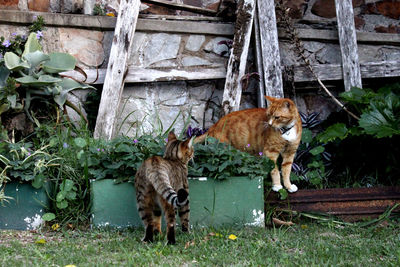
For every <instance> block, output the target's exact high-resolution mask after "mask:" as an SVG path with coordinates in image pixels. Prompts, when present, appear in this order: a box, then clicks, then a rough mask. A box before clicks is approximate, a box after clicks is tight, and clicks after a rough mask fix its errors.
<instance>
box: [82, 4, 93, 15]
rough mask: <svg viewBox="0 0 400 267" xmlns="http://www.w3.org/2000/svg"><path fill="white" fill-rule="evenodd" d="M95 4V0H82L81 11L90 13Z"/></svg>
mask: <svg viewBox="0 0 400 267" xmlns="http://www.w3.org/2000/svg"><path fill="white" fill-rule="evenodd" d="M95 4H96V0H84V1H83V13H84V14H86V15H92V14H93V8H94V5H95Z"/></svg>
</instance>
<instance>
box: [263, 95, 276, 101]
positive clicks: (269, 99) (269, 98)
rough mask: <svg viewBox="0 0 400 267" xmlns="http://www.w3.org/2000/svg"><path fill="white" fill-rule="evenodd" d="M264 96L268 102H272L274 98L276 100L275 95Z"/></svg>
mask: <svg viewBox="0 0 400 267" xmlns="http://www.w3.org/2000/svg"><path fill="white" fill-rule="evenodd" d="M264 97H265V99H267V100H268V101H269V102H274V101H275V100H276V98H275V97H272V96H267V95H266V96H264Z"/></svg>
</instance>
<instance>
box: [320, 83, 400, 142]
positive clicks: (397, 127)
mask: <svg viewBox="0 0 400 267" xmlns="http://www.w3.org/2000/svg"><path fill="white" fill-rule="evenodd" d="M341 97H342V98H343V99H344V100H345V101H347V103H348V104H349V105H351V106H352V107H353V108H354V109H355V110H357V111H358V112H359V113H361V117H360V120H359V121H358V122H357V123H356V124H351V125H346V124H344V123H337V124H334V125H332V126H330V127H329V128H328V129H327V130H326V131H324V132H323V133H321V134H320V135H319V136H318V137H317V138H318V139H319V140H320V141H321V142H324V143H327V142H329V141H333V140H335V139H336V138H338V139H344V138H346V137H347V136H348V135H355V136H358V135H361V134H367V135H371V136H373V137H375V138H384V137H392V136H395V135H400V84H399V83H397V84H393V85H391V86H385V87H382V88H380V89H379V90H378V91H377V92H374V91H373V90H371V89H360V88H356V87H354V88H352V89H351V90H350V91H348V92H344V93H342V94H341Z"/></svg>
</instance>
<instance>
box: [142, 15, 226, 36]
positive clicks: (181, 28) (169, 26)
mask: <svg viewBox="0 0 400 267" xmlns="http://www.w3.org/2000/svg"><path fill="white" fill-rule="evenodd" d="M137 30H138V31H155V32H166V33H167V32H179V33H192V34H209V35H218V36H232V35H233V32H234V26H233V25H232V24H228V23H210V22H196V21H185V22H184V23H182V22H181V21H176V20H163V21H160V20H159V21H157V20H154V19H140V20H138V25H137Z"/></svg>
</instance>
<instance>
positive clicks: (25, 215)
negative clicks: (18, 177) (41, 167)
mask: <svg viewBox="0 0 400 267" xmlns="http://www.w3.org/2000/svg"><path fill="white" fill-rule="evenodd" d="M5 195H6V196H10V197H12V198H13V199H10V200H8V202H7V201H4V203H3V206H2V205H0V229H14V230H33V229H36V228H37V227H39V226H40V225H41V224H42V223H43V221H42V215H43V214H44V213H45V209H46V207H48V206H49V198H48V195H47V192H46V189H45V188H41V189H35V188H33V187H32V186H31V185H30V184H23V183H18V182H11V183H7V184H6V186H5Z"/></svg>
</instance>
